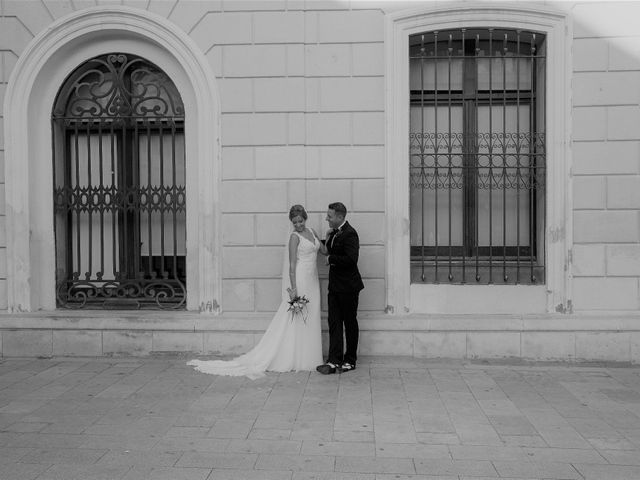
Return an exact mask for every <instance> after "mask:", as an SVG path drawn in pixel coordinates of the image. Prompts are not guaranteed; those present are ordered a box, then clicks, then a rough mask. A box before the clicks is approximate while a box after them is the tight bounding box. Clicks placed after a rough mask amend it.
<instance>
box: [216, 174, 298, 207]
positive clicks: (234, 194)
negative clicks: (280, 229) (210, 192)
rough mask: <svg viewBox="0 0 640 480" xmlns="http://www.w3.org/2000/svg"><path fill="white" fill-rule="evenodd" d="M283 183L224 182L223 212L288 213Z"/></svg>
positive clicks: (269, 181)
mask: <svg viewBox="0 0 640 480" xmlns="http://www.w3.org/2000/svg"><path fill="white" fill-rule="evenodd" d="M285 187H286V184H285V182H283V181H271V180H260V181H253V182H252V181H246V182H245V181H237V182H222V199H221V203H222V211H223V212H225V213H250V212H256V213H257V212H268V213H272V212H285V211H288V206H287V191H286V188H285Z"/></svg>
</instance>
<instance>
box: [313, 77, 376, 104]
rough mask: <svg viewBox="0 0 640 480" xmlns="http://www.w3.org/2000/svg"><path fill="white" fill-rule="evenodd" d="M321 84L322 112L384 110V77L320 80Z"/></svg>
mask: <svg viewBox="0 0 640 480" xmlns="http://www.w3.org/2000/svg"><path fill="white" fill-rule="evenodd" d="M319 82H320V110H322V111H325V112H350V111H359V112H368V111H383V110H384V79H383V77H347V78H339V77H338V78H320V79H319Z"/></svg>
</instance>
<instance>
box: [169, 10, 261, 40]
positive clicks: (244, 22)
mask: <svg viewBox="0 0 640 480" xmlns="http://www.w3.org/2000/svg"><path fill="white" fill-rule="evenodd" d="M201 3H202V2H201ZM176 10H181V8H176ZM251 19H252V15H251V13H229V12H224V13H220V12H212V13H208V14H206V15H204V16H203V17H202V20H201V21H200V22H199V23H198V25H196V26H195V28H194V29H193V30H192V31H191V33H190V34H189V36H190V37H191V38H192V39H193V40H194V41H195V42H196V44H198V46H199V47H200V48H201V49H202V50H203V51H205V52H206V51H207V50H209V49H210V48H211V47H212V46H214V45H242V44H249V43H251V42H252V38H251Z"/></svg>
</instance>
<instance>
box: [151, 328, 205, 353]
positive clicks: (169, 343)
mask: <svg viewBox="0 0 640 480" xmlns="http://www.w3.org/2000/svg"><path fill="white" fill-rule="evenodd" d="M202 337H203V334H202V333H201V332H163V331H154V332H153V346H152V353H173V352H192V353H202V351H203V340H202Z"/></svg>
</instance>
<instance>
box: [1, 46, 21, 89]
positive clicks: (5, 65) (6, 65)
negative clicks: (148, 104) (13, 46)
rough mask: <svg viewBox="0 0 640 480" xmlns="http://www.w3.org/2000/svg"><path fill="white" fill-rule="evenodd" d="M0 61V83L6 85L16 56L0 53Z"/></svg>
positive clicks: (16, 58) (14, 64)
mask: <svg viewBox="0 0 640 480" xmlns="http://www.w3.org/2000/svg"><path fill="white" fill-rule="evenodd" d="M0 60H3V62H0V81H2V82H4V83H7V82H9V76H10V75H11V72H12V71H13V69H14V67H15V66H16V62H17V61H18V55H17V54H16V53H14V52H10V51H5V52H0Z"/></svg>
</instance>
